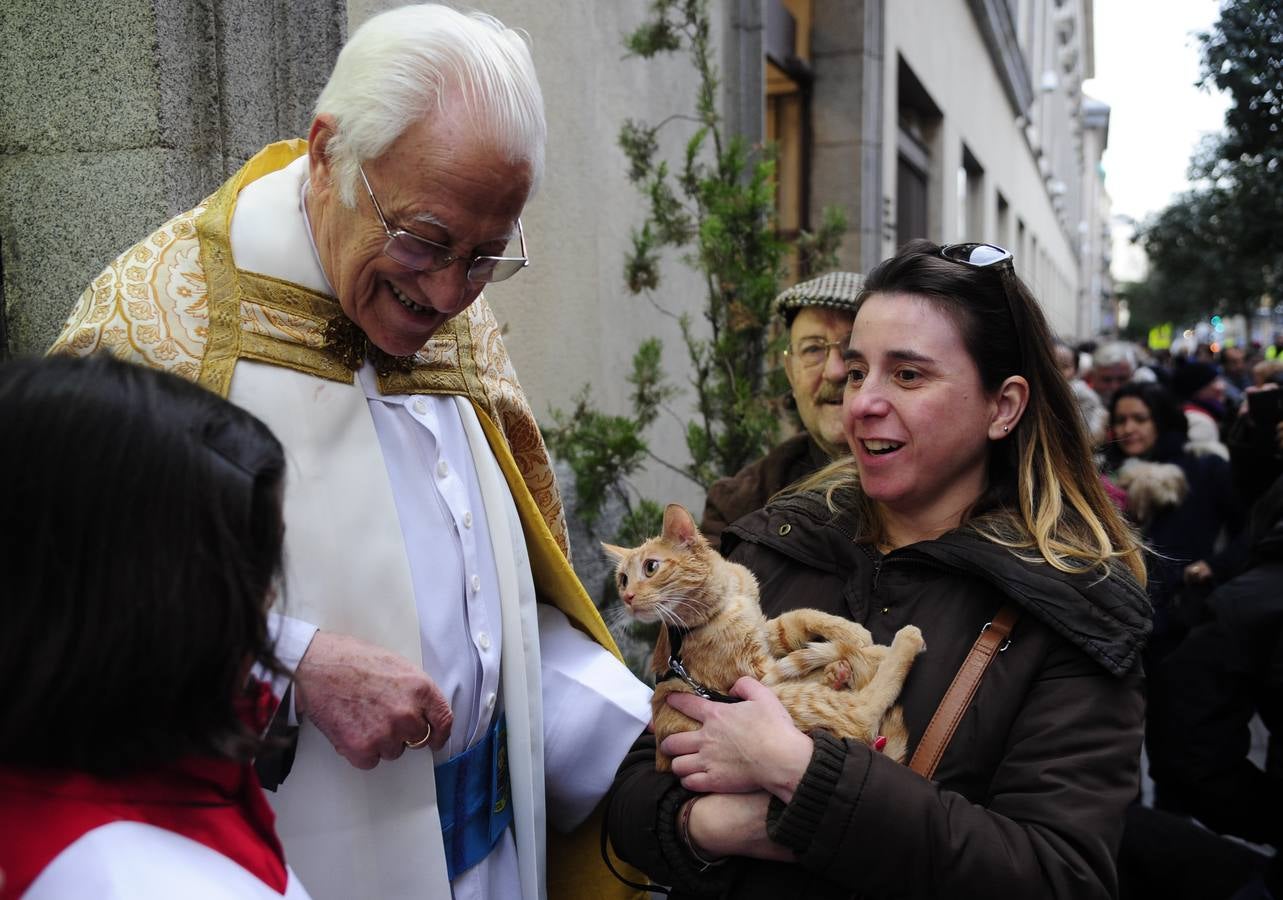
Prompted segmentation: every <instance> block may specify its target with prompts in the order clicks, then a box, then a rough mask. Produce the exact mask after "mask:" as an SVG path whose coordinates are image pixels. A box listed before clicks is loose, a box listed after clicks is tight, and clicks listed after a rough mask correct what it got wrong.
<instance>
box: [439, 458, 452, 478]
mask: <svg viewBox="0 0 1283 900" xmlns="http://www.w3.org/2000/svg"><path fill="white" fill-rule="evenodd" d="M437 474H438V475H440V476H441V477H442V478H445V477H446V476H447V475H449V474H450V467H449V466H447V465H446V463H445V460H444V459H443V460H441V462H439V463H437Z"/></svg>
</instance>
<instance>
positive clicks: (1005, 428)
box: [1002, 425, 1011, 433]
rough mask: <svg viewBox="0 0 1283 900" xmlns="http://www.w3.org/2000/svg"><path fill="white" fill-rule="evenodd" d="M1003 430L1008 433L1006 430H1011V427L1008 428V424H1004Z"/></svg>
mask: <svg viewBox="0 0 1283 900" xmlns="http://www.w3.org/2000/svg"><path fill="white" fill-rule="evenodd" d="M1002 430H1003V432H1004V433H1006V432H1008V431H1010V430H1011V429H1010V428H1008V427H1007V426H1006V425H1003V426H1002Z"/></svg>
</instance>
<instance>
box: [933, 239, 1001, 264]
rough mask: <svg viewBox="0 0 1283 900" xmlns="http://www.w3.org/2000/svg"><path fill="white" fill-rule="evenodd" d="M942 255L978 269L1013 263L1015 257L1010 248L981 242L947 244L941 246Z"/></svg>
mask: <svg viewBox="0 0 1283 900" xmlns="http://www.w3.org/2000/svg"><path fill="white" fill-rule="evenodd" d="M940 255H941V256H943V257H944V258H945V259H947V260H950V261H952V262H956V263H962V264H963V265H964V266H971V267H973V268H976V269H984V268H988V267H989V266H997V265H1000V264H1002V263H1011V262H1013V261H1014V259H1015V258H1014V257H1013V256H1012V255H1011V251H1010V250H1004V249H1003V248H1002V247H999V246H998V245H997V244H981V243H969V244H945V245H944V246H943V247H941V248H940Z"/></svg>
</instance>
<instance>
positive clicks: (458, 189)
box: [308, 105, 531, 356]
mask: <svg viewBox="0 0 1283 900" xmlns="http://www.w3.org/2000/svg"><path fill="white" fill-rule="evenodd" d="M461 110H462V106H461V105H454V106H453V107H451V108H447V109H446V110H444V111H442V112H439V113H434V114H433V115H431V116H429V117H428V118H427V119H425V120H423V121H420V122H418V123H416V124H414V125H411V126H410V127H409V128H408V129H406V131H405V132H404V133H403V134H402V135H401V136H400V137H399V138H397V139H396V140H395V141H393V142H392V144H391V146H389V147H388V149H387V150H386V151H385V152H384V153H383V155H382V156H379V157H377V158H375V159H371V160H367V161H366V162H365V163H364V164H363V168H364V171H365V174H366V177H367V178H368V179H369V184H370V190H371V191H372V192H373V194H374V196H375V197H377V198H378V203H379V206H380V207H381V208H382V210H383V215H384V216H385V217H386V219H387V223H388V227H389V228H391V229H392V230H394V231H395V230H397V229H404V230H406V231H409V232H412V233H413V234H415V235H418V236H419V237H422V238H425V239H427V240H429V241H433V242H435V243H438V244H442V245H445V246H447V247H449V248H450V254H451V255H452V256H455V257H460V259H458V260H457V261H456V262H454V263H452V264H450V265H449V266H447V267H446V268H444V269H441V270H439V271H436V272H416V271H414V270H413V269H410V268H408V267H406V266H404V265H402V264H401V263H399V262H397V261H396V260H394V259H392V258H391V257H389V256H387V255H386V254H385V253H384V252H383V248H384V245H385V244H386V243H387V241H388V237H387V233H386V232H385V231H384V229H383V225H382V224H381V223H380V222H379V216H378V213H377V212H376V211H375V207H374V203H373V202H372V201H371V199H370V194H369V193H367V191H366V190H365V186H364V185H362V184H360V182H359V180H358V183H357V187H356V206H355V207H348V206H345V205H344V204H343V202H342V200H341V199H340V197H339V192H338V188H337V185H336V184H335V183H334V178H333V169H332V167H331V166H330V164H329V160H328V159H327V158H326V156H325V153H324V145H325V143H326V142H327V141H328V139H329V137H330V136H332V134H333V132H334V120H333V118H332V117H329V116H325V115H322V116H319V117H318V118H317V119H316V121H315V122H313V124H312V132H311V135H310V139H311V144H312V147H311V151H310V156H311V162H310V176H311V181H312V183H311V196H310V200H309V206H308V212H309V215H310V217H311V221H312V232H313V236H314V237H315V239H316V247H317V252H318V253H319V255H320V258H321V266H322V267H323V268H324V269H325V275H326V277H327V278H329V280H330V284H331V286H332V287H333V288H334V291H335V293H337V294H338V300H339V304H340V306H342V308H343V312H344V313H345V314H346V315H347V317H348V318H349V319H351V320H352V321H353V322H355V323H356V325H357V326H358V327H359V328H360V329H361V330H362V331H364V332H365V334H366V336H367V337H368V338H369V339H370V342H371V343H373V344H374V345H375V346H376V347H378V348H379V349H380V350H383V351H384V352H386V353H390V354H392V355H393V356H407V355H409V354H411V353H414V352H415V351H416V350H418V349H419V348H420V347H422V346H423V345H424V343H425V342H426V341H427V340H428V338H430V337H431V336H432V334H433V333H434V332H436V330H437V329H438V328H440V327H441V326H442V325H443V324H445V322H446V321H448V320H449V319H450V317H452V316H454V315H457V314H458V313H460V312H462V311H463V310H465V309H467V307H468V304H470V303H472V301H473V300H475V299H477V297H478V296H479V295H480V294H481V290H482V288H483V287H485V285H484V284H483V283H482V282H479V281H470V280H469V279H468V277H467V268H468V263H469V260H471V259H472V258H473V257H475V256H505V255H514V256H515V255H517V251H516V250H515V249H510V248H509V244H510V243H511V244H512V245H513V247H514V248H515V245H516V240H515V237H516V234H517V219H518V217H519V216H520V215H521V210H522V208H523V207H524V206H525V204H526V198H527V197H528V196H529V195H530V186H531V175H530V167H529V165H527V164H526V163H524V162H513V161H511V160H510V159H508V158H507V157H506V156H505V155H503V154H502V153H501V152H499V151H497V150H496V149H495V148H494V147H493V146H490V145H489V144H487V143H486V142H484V141H482V140H481V139H479V138H478V137H477V135H476V134H475V132H474V129H473V128H472V127H471V126H470V125H469V124H468V123H466V122H465V121H462V120H463V119H464V116H463V115H461V114H460V112H461Z"/></svg>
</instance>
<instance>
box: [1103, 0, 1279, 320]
mask: <svg viewBox="0 0 1283 900" xmlns="http://www.w3.org/2000/svg"><path fill="white" fill-rule="evenodd" d="M1198 37H1199V41H1200V42H1201V43H1202V77H1201V79H1200V81H1199V84H1200V85H1201V86H1203V87H1215V88H1217V89H1218V90H1222V91H1224V92H1226V94H1228V96H1229V99H1230V107H1229V110H1228V111H1227V112H1226V114H1225V129H1224V131H1223V132H1222V133H1220V134H1218V135H1215V136H1213V137H1211V138H1210V139H1209V140H1208V141H1206V142H1205V143H1204V144H1203V146H1202V147H1201V148H1200V150H1199V152H1198V153H1197V154H1196V155H1195V157H1194V159H1193V160H1191V164H1190V179H1191V181H1193V182H1194V187H1193V188H1191V189H1190V190H1189V191H1186V192H1185V193H1184V194H1182V195H1181V196H1180V197H1179V198H1178V199H1177V200H1176V202H1174V203H1173V204H1172V205H1171V206H1169V207H1167V208H1166V209H1164V210H1163V211H1162V212H1160V213H1158V214H1157V215H1155V216H1153V217H1152V218H1150V219H1149V220H1148V221H1147V222H1146V223H1145V224H1144V225H1143V226H1142V228H1141V230H1140V232H1139V233H1138V236H1137V239H1138V240H1139V241H1140V242H1141V244H1142V246H1143V247H1144V248H1145V252H1146V254H1147V255H1148V256H1149V261H1150V275H1149V277H1148V281H1147V282H1146V283H1145V284H1143V285H1132V286H1128V287H1124V289H1123V292H1124V293H1125V294H1127V295H1129V296H1130V297H1132V298H1134V299H1133V303H1135V302H1137V301H1139V302H1140V309H1141V316H1140V320H1139V321H1138V320H1137V319H1136V314H1137V311H1136V308H1135V306H1133V310H1132V314H1133V322H1134V323H1135V325H1136V326H1138V327H1142V326H1144V324H1145V323H1146V322H1147V321H1148V322H1149V324H1154V323H1156V322H1158V321H1165V320H1168V321H1170V320H1180V319H1181V318H1187V317H1190V316H1191V315H1194V316H1198V315H1204V314H1208V313H1211V312H1217V313H1222V314H1226V313H1228V314H1242V315H1245V316H1248V317H1250V316H1251V315H1252V314H1253V312H1254V311H1255V310H1256V308H1257V307H1258V306H1259V304H1260V302H1261V297H1262V296H1264V295H1266V294H1269V295H1271V296H1273V297H1276V298H1278V297H1283V228H1281V227H1280V225H1281V224H1283V7H1280V5H1279V3H1278V2H1277V0H1226V2H1225V3H1224V4H1223V5H1222V7H1221V12H1220V18H1219V19H1218V20H1217V22H1216V24H1215V25H1214V26H1213V27H1212V29H1211V30H1210V31H1208V32H1205V33H1202V34H1200V35H1199V36H1198Z"/></svg>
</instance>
